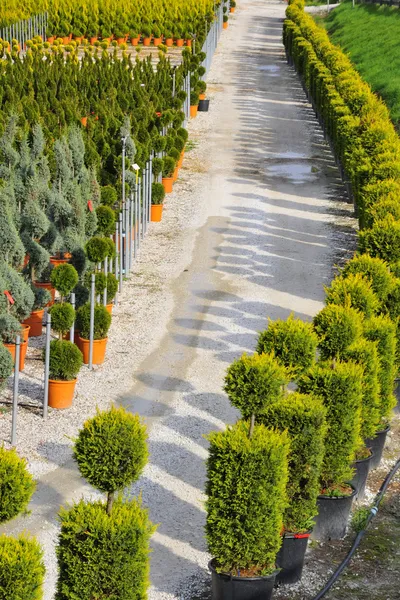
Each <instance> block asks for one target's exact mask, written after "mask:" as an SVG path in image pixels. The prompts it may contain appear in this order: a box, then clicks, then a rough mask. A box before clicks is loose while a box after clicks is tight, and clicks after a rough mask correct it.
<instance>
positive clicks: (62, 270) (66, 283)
mask: <svg viewBox="0 0 400 600" xmlns="http://www.w3.org/2000/svg"><path fill="white" fill-rule="evenodd" d="M50 281H51V285H52V286H53V287H54V288H56V290H57V291H58V292H60V294H61V296H63V297H65V296H68V294H70V293H71V292H72V290H73V289H74V287H75V286H76V284H77V283H78V281H79V276H78V273H77V271H76V269H75V267H73V266H72V265H70V264H68V263H66V264H63V265H58V267H55V268H54V269H53V271H52V273H51V279H50Z"/></svg>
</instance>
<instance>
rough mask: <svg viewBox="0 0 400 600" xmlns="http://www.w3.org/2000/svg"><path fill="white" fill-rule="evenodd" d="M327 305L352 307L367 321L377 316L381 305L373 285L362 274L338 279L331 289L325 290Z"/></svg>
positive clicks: (334, 281)
mask: <svg viewBox="0 0 400 600" xmlns="http://www.w3.org/2000/svg"><path fill="white" fill-rule="evenodd" d="M325 292H326V304H337V305H339V306H351V307H352V308H355V309H356V310H358V311H360V312H361V313H362V314H363V315H364V316H365V317H366V318H367V319H369V318H370V317H372V316H373V315H375V314H376V313H377V311H378V309H379V306H380V303H379V300H378V297H377V296H376V295H375V293H374V291H373V289H372V285H371V283H370V282H369V281H368V279H365V278H364V276H363V275H362V274H361V273H354V274H349V275H347V277H336V278H335V279H334V280H333V281H332V283H331V286H330V287H329V288H325Z"/></svg>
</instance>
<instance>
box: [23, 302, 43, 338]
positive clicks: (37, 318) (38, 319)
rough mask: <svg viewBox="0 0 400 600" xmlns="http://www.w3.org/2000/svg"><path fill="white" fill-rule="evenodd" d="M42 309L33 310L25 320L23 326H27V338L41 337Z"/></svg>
mask: <svg viewBox="0 0 400 600" xmlns="http://www.w3.org/2000/svg"><path fill="white" fill-rule="evenodd" d="M43 315H44V309H42V310H33V311H32V312H31V314H30V316H29V317H28V318H27V319H25V321H24V322H23V325H29V327H30V329H29V337H38V336H39V335H42V324H43Z"/></svg>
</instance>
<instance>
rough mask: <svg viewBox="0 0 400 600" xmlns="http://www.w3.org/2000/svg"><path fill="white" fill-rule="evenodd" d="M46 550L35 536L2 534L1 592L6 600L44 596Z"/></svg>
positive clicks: (30, 599) (0, 550)
mask: <svg viewBox="0 0 400 600" xmlns="http://www.w3.org/2000/svg"><path fill="white" fill-rule="evenodd" d="M44 575H45V567H44V562H43V551H42V548H41V547H40V544H39V543H38V542H37V541H36V539H35V538H30V537H27V536H26V535H24V534H22V535H20V536H18V538H15V537H11V536H7V535H5V534H4V533H3V534H2V535H0V593H1V597H2V598H4V599H7V600H21V599H22V598H23V600H40V599H41V598H43V583H44Z"/></svg>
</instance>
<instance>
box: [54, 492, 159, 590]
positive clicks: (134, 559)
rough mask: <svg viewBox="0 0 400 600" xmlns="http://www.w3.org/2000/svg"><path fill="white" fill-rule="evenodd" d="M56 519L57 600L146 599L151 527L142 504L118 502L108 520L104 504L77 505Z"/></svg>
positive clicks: (120, 500) (80, 503)
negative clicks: (57, 543)
mask: <svg viewBox="0 0 400 600" xmlns="http://www.w3.org/2000/svg"><path fill="white" fill-rule="evenodd" d="M59 518H60V521H61V532H60V535H59V545H58V548H57V559H58V565H59V578H58V583H57V592H56V596H55V598H56V600H72V598H79V600H92V599H94V598H99V599H100V598H104V599H105V598H110V599H111V598H115V599H117V598H118V600H137V599H139V598H146V597H147V588H148V582H149V566H148V565H149V540H150V536H151V535H152V533H153V531H154V529H155V528H154V527H153V526H152V524H151V522H150V520H149V516H148V512H147V510H146V509H144V508H143V507H142V506H141V503H140V501H138V500H135V499H132V500H122V499H118V500H117V501H116V502H115V505H114V510H113V511H112V513H111V514H110V515H108V514H107V512H106V509H105V505H104V503H103V502H101V501H97V502H87V503H86V502H84V501H83V500H81V501H80V502H78V503H77V504H75V505H74V506H73V507H72V508H70V509H69V510H67V509H61V511H60V516H59Z"/></svg>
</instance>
